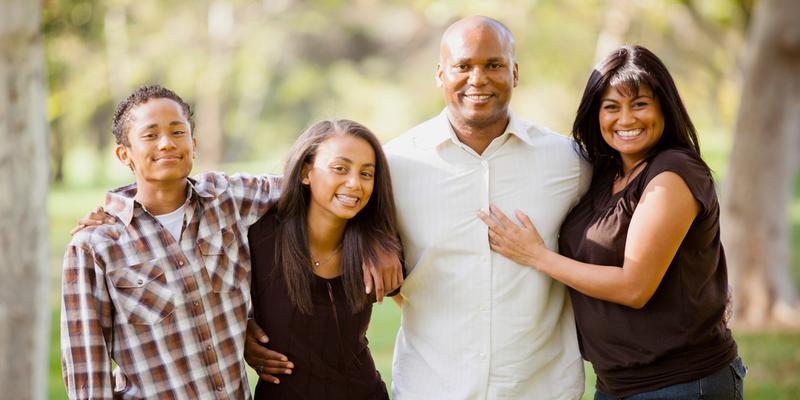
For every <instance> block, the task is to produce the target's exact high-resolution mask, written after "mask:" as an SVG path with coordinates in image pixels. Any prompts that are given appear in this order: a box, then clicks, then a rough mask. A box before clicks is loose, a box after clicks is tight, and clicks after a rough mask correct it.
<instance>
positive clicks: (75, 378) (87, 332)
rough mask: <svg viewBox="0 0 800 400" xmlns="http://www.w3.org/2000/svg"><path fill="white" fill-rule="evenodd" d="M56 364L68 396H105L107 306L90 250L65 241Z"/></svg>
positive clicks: (108, 387)
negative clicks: (66, 244)
mask: <svg viewBox="0 0 800 400" xmlns="http://www.w3.org/2000/svg"><path fill="white" fill-rule="evenodd" d="M61 293H62V295H61V296H62V297H61V367H62V374H63V378H64V384H65V385H66V388H67V394H68V396H69V398H70V399H111V398H112V397H113V388H114V383H113V378H112V371H111V356H110V354H109V351H110V349H111V341H112V329H113V327H112V323H113V322H112V321H113V317H112V312H113V311H112V304H111V299H110V298H109V295H108V290H107V287H106V279H105V274H104V273H103V270H102V269H101V268H99V266H98V265H97V263H96V260H95V257H94V254H93V252H92V251H91V250H90V249H87V248H85V247H82V246H79V245H73V244H70V245H69V246H68V247H67V250H66V254H65V256H64V266H63V275H62V283H61Z"/></svg>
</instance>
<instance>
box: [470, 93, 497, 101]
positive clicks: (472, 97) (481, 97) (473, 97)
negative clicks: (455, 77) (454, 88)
mask: <svg viewBox="0 0 800 400" xmlns="http://www.w3.org/2000/svg"><path fill="white" fill-rule="evenodd" d="M466 97H467V98H468V99H470V100H475V101H483V100H486V99H488V98H489V97H491V96H490V95H488V94H480V95H478V94H468V95H466Z"/></svg>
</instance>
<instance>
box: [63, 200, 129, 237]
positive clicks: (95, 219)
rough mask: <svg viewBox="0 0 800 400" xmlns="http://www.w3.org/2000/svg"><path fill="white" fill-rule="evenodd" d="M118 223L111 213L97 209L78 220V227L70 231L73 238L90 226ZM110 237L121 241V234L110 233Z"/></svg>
mask: <svg viewBox="0 0 800 400" xmlns="http://www.w3.org/2000/svg"><path fill="white" fill-rule="evenodd" d="M114 221H116V219H115V217H114V216H113V215H111V214H109V213H107V212H106V211H105V210H104V209H103V207H97V208H96V209H95V210H94V211H90V212H89V213H88V214H86V215H85V216H83V218H81V219H79V220H78V225H77V226H75V227H74V228H72V230H70V231H69V234H70V235H71V236H74V235H75V234H76V233H78V231H80V230H82V229H84V228H86V227H90V226H100V225H103V224H113V223H114ZM109 235H111V236H112V238H113V239H119V233H118V232H116V231H110V232H109Z"/></svg>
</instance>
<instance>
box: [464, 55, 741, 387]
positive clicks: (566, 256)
mask: <svg viewBox="0 0 800 400" xmlns="http://www.w3.org/2000/svg"><path fill="white" fill-rule="evenodd" d="M572 136H573V138H574V139H575V141H576V142H577V144H578V145H579V147H580V151H581V153H582V155H583V157H584V158H585V159H586V160H587V161H588V162H589V163H591V164H592V168H593V179H592V184H591V187H590V189H589V191H588V193H587V194H586V195H585V197H584V198H583V199H582V200H581V201H580V203H579V204H578V205H577V206H576V207H575V208H574V209H573V210H572V212H571V213H570V214H569V215H568V216H567V217H566V219H565V221H564V223H563V225H562V228H561V235H560V239H559V247H560V251H561V255H559V254H558V253H556V252H554V251H552V250H549V249H547V248H546V247H545V245H544V243H543V241H542V239H541V237H540V236H539V234H538V232H537V231H536V228H535V227H534V225H533V223H532V222H531V221H530V220H529V219H528V218H527V216H526V215H524V214H522V213H520V212H519V211H517V212H516V218H517V219H518V220H519V221H520V223H521V225H519V224H517V223H515V222H512V221H511V220H510V219H509V218H508V217H506V216H505V215H504V214H503V213H502V212H501V211H500V210H498V209H496V208H495V207H492V208H491V212H492V214H493V217H490V216H488V215H487V214H484V213H481V214H480V217H481V218H482V219H483V220H484V221H485V222H486V223H487V225H489V228H490V229H489V240H490V246H491V248H492V249H493V250H494V251H496V252H498V253H500V254H502V255H504V256H506V257H508V258H510V259H512V260H514V261H516V262H518V263H519V264H522V265H526V266H530V267H533V268H536V269H537V270H539V271H540V272H543V273H546V274H548V275H550V276H551V277H553V278H554V279H557V280H559V281H561V282H563V283H564V284H566V285H568V286H569V287H570V289H571V290H570V295H571V298H572V303H573V307H574V310H575V318H576V324H577V327H578V335H579V341H580V345H581V352H582V354H583V356H584V358H586V359H587V360H589V361H590V362H592V365H593V366H594V369H595V372H596V373H597V393H596V395H595V399H611V398H625V399H699V398H703V399H741V398H742V397H743V395H742V387H743V381H742V379H743V377H744V374H745V369H744V366H743V365H742V362H741V360H740V359H739V357H738V356H737V351H736V342H735V341H734V340H733V338H732V336H731V332H730V330H729V329H728V328H727V326H726V323H725V319H724V313H725V306H726V299H727V271H726V266H725V255H724V252H723V249H722V245H721V243H720V240H719V205H718V202H717V196H716V193H715V191H714V182H713V180H712V176H711V173H710V170H709V168H708V166H707V165H706V164H705V163H704V162H703V160H702V159H701V158H700V147H699V145H698V142H697V136H696V133H695V128H694V125H693V124H692V122H691V120H690V119H689V116H688V113H687V112H686V109H685V107H684V106H683V102H682V101H681V99H680V96H679V95H678V91H677V88H676V87H675V84H674V82H673V80H672V77H671V76H670V74H669V72H668V71H667V69H666V67H665V66H664V64H663V63H662V62H661V60H659V59H658V57H656V56H655V55H654V54H653V53H651V52H650V51H649V50H647V49H645V48H643V47H640V46H625V47H622V48H620V49H617V50H615V51H613V52H612V53H611V54H610V55H609V56H607V57H606V58H605V60H603V61H602V62H601V63H600V65H599V66H598V67H597V68H596V69H595V70H594V71H592V74H591V76H590V77H589V81H588V83H587V85H586V89H585V91H584V95H583V98H582V99H581V104H580V106H579V108H578V113H577V117H576V119H575V123H574V125H573V129H572Z"/></svg>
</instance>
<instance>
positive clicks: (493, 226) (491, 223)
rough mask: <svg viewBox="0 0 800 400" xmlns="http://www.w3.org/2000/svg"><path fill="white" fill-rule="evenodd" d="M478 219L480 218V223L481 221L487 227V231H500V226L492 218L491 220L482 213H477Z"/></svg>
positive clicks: (487, 215)
mask: <svg viewBox="0 0 800 400" xmlns="http://www.w3.org/2000/svg"><path fill="white" fill-rule="evenodd" d="M478 218H480V219H481V221H483V223H484V224H486V226H488V227H489V230H500V228H501V227H500V225H499V224H498V223H497V221H496V220H495V219H494V218H492V216H491V215H489V214H487V213H485V212H483V211H478Z"/></svg>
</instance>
